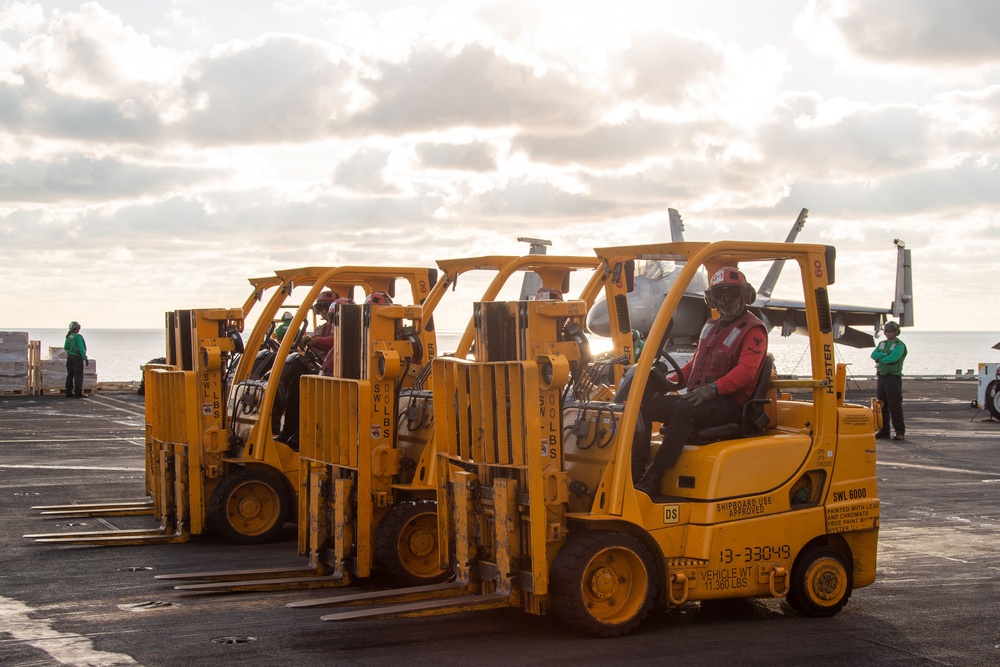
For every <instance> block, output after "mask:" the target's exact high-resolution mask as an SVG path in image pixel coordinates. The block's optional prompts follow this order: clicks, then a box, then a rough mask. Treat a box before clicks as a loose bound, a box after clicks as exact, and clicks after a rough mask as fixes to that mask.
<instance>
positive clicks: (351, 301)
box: [333, 296, 354, 306]
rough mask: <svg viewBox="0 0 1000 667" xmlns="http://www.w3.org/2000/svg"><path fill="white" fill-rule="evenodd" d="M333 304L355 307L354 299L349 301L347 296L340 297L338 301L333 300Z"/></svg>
mask: <svg viewBox="0 0 1000 667" xmlns="http://www.w3.org/2000/svg"><path fill="white" fill-rule="evenodd" d="M333 303H335V304H337V303H340V304H348V305H351V306H353V305H354V299H348V298H347V297H346V296H338V297H337V298H336V299H334V300H333Z"/></svg>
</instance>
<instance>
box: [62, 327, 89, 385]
mask: <svg viewBox="0 0 1000 667" xmlns="http://www.w3.org/2000/svg"><path fill="white" fill-rule="evenodd" d="M63 349H64V350H66V398H83V366H84V364H86V365H87V366H89V365H90V359H88V358H87V342H86V341H85V340H83V336H81V335H80V323H79V322H70V323H69V331H67V332H66V342H65V343H64V344H63Z"/></svg>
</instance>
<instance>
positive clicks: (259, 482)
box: [209, 469, 291, 544]
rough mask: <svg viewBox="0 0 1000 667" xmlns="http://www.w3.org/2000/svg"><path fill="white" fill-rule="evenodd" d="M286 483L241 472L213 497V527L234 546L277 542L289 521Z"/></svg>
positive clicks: (211, 504) (270, 475) (236, 473)
mask: <svg viewBox="0 0 1000 667" xmlns="http://www.w3.org/2000/svg"><path fill="white" fill-rule="evenodd" d="M290 505H291V502H290V501H289V499H288V493H287V491H286V490H285V485H284V483H283V482H282V481H281V480H280V479H277V478H276V477H275V476H274V475H272V474H269V473H267V472H263V471H260V470H245V469H244V470H237V471H235V472H233V473H232V474H230V475H229V476H227V477H226V478H225V479H224V480H223V481H222V483H221V484H219V486H218V487H216V489H215V492H214V493H213V494H212V499H211V502H210V503H209V515H210V519H211V521H212V525H213V526H215V528H216V529H217V530H218V531H219V532H220V533H222V536H223V537H225V538H226V539H227V540H228V541H230V542H235V543H237V544H260V543H262V542H267V541H269V540H271V539H273V538H274V536H275V535H277V534H278V531H280V530H281V527H282V526H284V525H285V521H287V520H288V512H289V506H290Z"/></svg>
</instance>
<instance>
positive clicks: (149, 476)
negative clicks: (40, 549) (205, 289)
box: [25, 275, 281, 539]
mask: <svg viewBox="0 0 1000 667" xmlns="http://www.w3.org/2000/svg"><path fill="white" fill-rule="evenodd" d="M249 282H250V285H251V287H252V289H251V291H250V294H249V296H248V297H247V299H246V301H245V302H244V303H243V307H242V308H241V309H240V310H239V311H238V312H239V313H242V316H241V317H233V315H234V314H235V313H236V312H237V311H235V310H230V309H212V310H205V311H203V313H204V317H206V318H210V319H211V318H215V320H214V321H217V322H218V323H219V324H218V325H216V329H217V330H216V331H215V332H214V336H215V338H217V339H219V343H220V345H221V346H222V347H224V348H227V350H228V348H229V342H227V341H225V340H224V339H229V340H230V341H232V350H231V351H229V352H228V354H229V355H230V356H231V357H232V358H233V359H238V358H239V354H241V353H242V350H243V344H242V338H241V336H240V334H242V332H243V318H244V317H245V316H247V315H249V314H250V312H251V311H252V310H253V308H254V306H255V305H256V304H258V303H261V302H263V300H264V296H265V295H266V294H267V292H268V291H269V290H272V289H274V288H275V287H278V286H280V285H281V279H280V278H279V277H278V276H276V275H271V276H262V277H258V278H250V279H249ZM191 312H192V311H174V312H172V313H167V314H166V320H167V327H166V331H167V341H166V348H167V356H166V357H164V361H163V363H148V364H145V365H144V366H143V369H142V371H143V379H142V387H143V389H142V391H141V392H140V394H143V395H144V394H145V384H146V381H147V380H148V374H149V373H150V371H153V370H156V369H161V370H172V369H175V368H179V367H182V366H183V364H184V362H183V358H184V356H185V352H186V351H187V350H186V348H184V347H183V346H182V345H180V339H181V337H180V336H178V335H177V334H178V331H177V326H178V323H179V322H180V321H182V319H183V318H184V317H190V313H191ZM182 313H189V314H188V315H186V316H185V315H183V314H182ZM218 318H221V319H218ZM208 328H209V327H208V326H207V323H205V322H203V323H202V329H203V330H204V331H205V332H206V333H205V336H206V337H207V336H208V335H209V334H208V333H207V332H208ZM187 354H188V356H190V355H191V354H192V352H189V351H187ZM190 363H191V362H189V364H190ZM148 418H149V415H148V414H147V424H146V436H145V437H146V449H147V452H149V451H150V448H151V443H150V440H149V433H150V429H149V424H148V421H149V419H148ZM151 463H152V462H151V461H150V457H149V456H146V477H145V497H143V498H136V499H125V500H110V501H104V502H98V503H72V504H69V505H37V506H34V507H32V508H31V509H33V510H39V511H40V512H41V515H42V516H43V517H45V518H48V519H67V518H87V517H110V516H143V515H152V514H154V513H156V510H155V504H156V503H155V501H154V489H155V488H156V486H157V484H156V475H155V473H153V471H152V469H151ZM79 534H80V533H75V535H79ZM57 535H61V533H59V534H57ZM25 537H38V538H39V539H43V538H44V536H35V535H26V536H25Z"/></svg>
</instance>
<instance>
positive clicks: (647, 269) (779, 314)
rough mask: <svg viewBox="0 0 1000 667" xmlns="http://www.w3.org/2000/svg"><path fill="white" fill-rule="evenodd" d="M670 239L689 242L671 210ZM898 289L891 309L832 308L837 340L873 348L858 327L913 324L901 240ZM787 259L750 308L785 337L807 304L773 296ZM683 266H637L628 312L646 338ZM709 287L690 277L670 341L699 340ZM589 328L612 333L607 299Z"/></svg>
mask: <svg viewBox="0 0 1000 667" xmlns="http://www.w3.org/2000/svg"><path fill="white" fill-rule="evenodd" d="M669 214H670V239H671V241H673V242H675V243H677V242H682V241H684V223H683V221H682V220H681V216H680V213H678V212H677V211H676V210H675V209H669ZM808 215H809V211H808V209H802V211H801V212H800V213H799V216H798V218H796V220H795V223H794V224H793V225H792V229H791V231H790V232H789V233H788V237H787V238H786V239H785V242H786V243H791V242H793V241H794V240H795V239H796V237H797V236H798V233H799V231H801V230H802V228H803V227H804V226H805V222H806V218H807V217H808ZM894 243H895V244H896V248H897V258H896V292H895V300H894V301H893V304H892V306H890V307H889V308H879V307H875V306H839V305H832V306H830V311H831V313H832V315H833V323H834V340H835V341H836V342H838V343H841V344H844V345H849V346H851V347H858V348H864V347H874V346H875V338H874V336H873V335H872V334H868V333H865V332H864V331H861V330H859V329H856V328H855V327H858V326H868V327H871V329H872V331H873V332H875V333H877V332H878V331H881V329H882V325H884V324H885V322H886V321H887V319H888V317H889V316H890V315H892V316H893V317H895V318H897V321H898V322H899V324H900V326H904V327H906V326H913V282H912V277H911V266H910V250H908V249H907V248H906V244H905V243H903V242H902V241H900V240H899V239H896V240H895V241H894ZM782 264H783V262H775V263H774V265H772V266H771V269H770V271H768V273H767V276H766V277H765V278H764V280H763V281H762V282H761V284H760V287H759V288H758V289H757V300H756V301H754V303H753V304H752V305H751V306H750V309H751V310H752V311H753V312H754V314H756V315H757V316H758V317H760V318H761V320H763V321H764V324H766V325H767V327H768V330H769V331H770V330H771V329H773V328H779V330H780V331H781V335H782V336H790V335H791V334H793V333H796V332H799V333H802V334H804V333H805V332H806V321H805V304H804V302H802V301H795V300H787V299H774V298H772V297H771V294H772V292H773V291H774V286H775V284H776V283H777V281H778V276H779V275H780V273H781V269H782ZM681 268H682V266H681V265H680V263H678V262H664V261H658V260H647V261H642V262H637V263H636V267H635V288H634V289H633V290H632V291H631V292H629V294H628V306H629V314H630V317H631V320H632V327H633V328H635V329H637V330H638V331H639V334H640V335H641V336H642V337H645V336H646V334H648V333H649V328H650V326H651V325H652V323H653V319H654V318H655V317H656V313H657V311H658V310H659V308H660V304H661V303H662V302H663V299H664V298H665V297H666V295H667V292H669V291H670V288H671V287H672V286H673V284H674V282H675V281H676V280H677V276H678V274H680V271H681ZM706 289H708V278H707V276H706V275H705V274H704V272H702V273H700V274H699V275H698V276H697V278H696V279H695V280H693V281H691V285H689V286H688V289H687V290H686V291H685V293H684V299H683V300H682V301H681V304H680V307H679V309H678V311H677V313H676V314H675V315H674V322H673V326H672V328H671V343H672V345H674V346H678V347H684V346H690V345H693V344H694V343H695V341H697V340H698V338H699V336H700V334H701V330H702V327H703V326H704V325H705V322H706V321H707V320H708V318H709V317H710V316H711V311H710V309H709V307H708V306H707V305H706V304H705V290H706ZM587 327H588V329H590V331H591V333H593V334H596V335H598V336H610V333H611V332H610V329H609V325H608V308H607V303H606V302H604V301H600V302H598V303H595V304H594V306H593V307H592V308H591V310H590V314H589V315H588V316H587Z"/></svg>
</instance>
